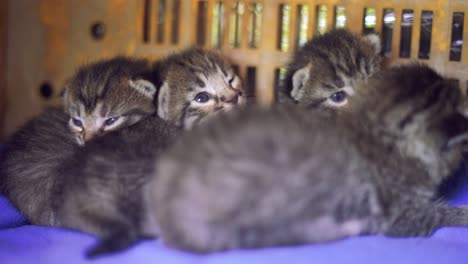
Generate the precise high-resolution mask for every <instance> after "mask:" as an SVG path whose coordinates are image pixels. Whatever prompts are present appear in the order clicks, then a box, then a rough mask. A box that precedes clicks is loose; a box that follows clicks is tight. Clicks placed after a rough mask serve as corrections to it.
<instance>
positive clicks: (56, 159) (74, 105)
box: [1, 57, 156, 226]
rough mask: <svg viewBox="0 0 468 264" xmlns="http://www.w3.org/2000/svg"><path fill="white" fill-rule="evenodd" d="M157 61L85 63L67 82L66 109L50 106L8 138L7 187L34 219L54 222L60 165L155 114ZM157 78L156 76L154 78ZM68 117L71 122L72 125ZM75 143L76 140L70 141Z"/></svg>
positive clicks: (4, 181) (4, 173)
mask: <svg viewBox="0 0 468 264" xmlns="http://www.w3.org/2000/svg"><path fill="white" fill-rule="evenodd" d="M152 74H153V73H152V67H151V66H150V65H149V64H148V63H147V62H146V61H144V60H137V59H131V58H124V57H117V58H113V59H108V60H102V61H99V62H97V63H94V64H90V65H87V66H83V67H82V68H80V69H79V70H78V71H77V73H76V74H75V75H74V76H73V77H72V78H71V79H70V80H69V81H68V82H67V84H66V87H65V91H64V102H65V109H66V112H67V113H68V114H67V113H65V112H63V111H60V110H58V109H51V110H48V111H46V112H45V113H43V114H41V115H39V116H38V117H36V118H34V119H33V120H31V121H30V122H28V123H27V124H26V125H24V126H23V127H22V128H21V129H20V130H19V131H18V132H16V133H15V134H14V135H13V136H12V138H11V139H10V140H9V141H8V142H7V144H6V150H5V155H4V157H3V160H2V161H1V163H2V165H1V167H2V171H1V177H2V180H1V185H2V186H3V188H2V189H3V192H4V193H5V195H6V196H7V197H8V198H9V199H10V200H11V202H12V203H13V204H14V205H15V206H16V207H17V208H18V209H19V210H20V211H21V212H22V213H23V214H24V215H25V217H26V218H27V219H28V220H29V222H31V223H32V224H36V225H47V226H50V225H52V226H53V225H55V224H56V222H57V219H56V215H55V212H54V211H53V210H52V206H51V203H52V202H53V199H54V196H53V194H52V192H53V189H54V188H55V187H54V186H55V185H57V184H58V182H60V181H61V180H62V175H60V174H59V173H57V172H56V168H57V167H58V166H59V165H60V164H61V163H62V162H64V161H65V160H67V159H68V158H69V157H70V156H71V155H72V154H73V153H74V152H75V151H76V142H70V138H72V139H73V134H72V133H70V131H69V129H71V130H72V131H73V133H75V140H73V141H77V142H78V143H79V144H84V142H85V141H87V140H89V139H91V138H92V137H93V136H94V135H96V134H102V133H103V132H107V131H111V130H116V129H120V128H123V127H125V126H129V125H131V124H134V123H136V122H138V121H139V120H141V119H143V118H145V117H146V116H148V115H150V114H153V113H154V112H155V111H156V108H155V106H154V96H155V93H156V88H155V86H154V85H153V84H152V83H151V82H150V81H148V80H153V77H152ZM153 82H154V81H153ZM67 123H68V126H69V128H68V129H67ZM71 143H73V144H71Z"/></svg>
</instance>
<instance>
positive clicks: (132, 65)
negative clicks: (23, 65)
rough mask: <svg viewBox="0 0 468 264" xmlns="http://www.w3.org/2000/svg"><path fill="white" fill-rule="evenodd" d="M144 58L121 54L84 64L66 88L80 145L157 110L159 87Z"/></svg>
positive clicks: (69, 108)
mask: <svg viewBox="0 0 468 264" xmlns="http://www.w3.org/2000/svg"><path fill="white" fill-rule="evenodd" d="M149 74H150V66H149V64H148V63H147V62H146V61H144V60H136V59H130V58H124V57H117V58H113V59H109V60H103V61H100V62H97V63H94V64H91V65H87V66H84V67H82V68H81V69H79V70H78V71H77V73H76V74H75V75H74V76H73V77H72V78H71V79H70V80H69V81H68V82H67V84H66V85H65V91H64V103H65V111H66V112H68V114H69V115H70V121H69V127H70V129H71V131H72V132H73V133H74V134H75V135H76V139H77V141H78V143H79V144H80V145H82V144H84V143H85V142H86V141H88V140H90V139H91V138H93V137H94V136H96V135H100V134H103V133H105V132H108V131H112V130H116V129H120V128H122V127H126V126H129V125H132V124H134V123H136V122H138V121H139V120H141V119H143V118H144V117H146V116H148V115H151V114H153V113H155V112H156V108H155V104H154V97H155V94H156V87H155V86H154V85H153V83H152V82H151V81H150V79H149V78H150V75H149Z"/></svg>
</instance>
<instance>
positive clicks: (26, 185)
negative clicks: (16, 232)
mask: <svg viewBox="0 0 468 264" xmlns="http://www.w3.org/2000/svg"><path fill="white" fill-rule="evenodd" d="M68 119H69V116H68V114H66V113H65V112H64V111H63V109H58V108H51V109H48V110H46V111H45V112H44V113H42V114H40V115H39V116H37V117H35V118H34V119H32V120H30V121H29V122H27V123H26V124H25V125H24V126H23V127H21V128H20V129H19V130H18V131H17V132H15V133H14V134H13V135H12V137H11V138H10V139H9V140H8V141H7V142H6V145H5V149H4V153H3V154H4V155H3V156H2V160H1V161H0V186H1V187H2V188H1V189H2V193H3V194H5V195H6V196H7V197H8V198H9V200H10V201H11V202H12V203H13V205H15V206H16V208H18V209H19V210H20V212H21V213H22V214H23V215H24V216H25V217H26V219H28V221H29V222H30V223H33V224H38V225H46V226H52V225H54V224H55V223H56V216H55V214H54V212H53V211H52V204H51V203H52V200H53V195H52V190H53V188H54V186H55V185H56V184H57V181H60V179H61V177H59V175H57V174H56V173H55V169H56V168H57V167H58V166H59V165H60V164H62V163H63V162H64V161H65V160H67V158H69V157H70V156H72V154H73V153H74V152H75V151H76V150H77V149H78V148H79V147H78V145H77V144H76V142H75V138H74V136H73V135H72V133H70V131H69V129H68V127H67V122H68Z"/></svg>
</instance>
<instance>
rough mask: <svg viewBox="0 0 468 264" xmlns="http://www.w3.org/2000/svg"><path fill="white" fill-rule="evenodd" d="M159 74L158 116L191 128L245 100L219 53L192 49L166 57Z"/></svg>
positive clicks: (231, 69) (238, 79)
mask: <svg viewBox="0 0 468 264" xmlns="http://www.w3.org/2000/svg"><path fill="white" fill-rule="evenodd" d="M155 68H156V69H157V70H156V72H157V73H158V74H159V81H158V84H157V86H158V87H159V90H158V115H159V116H160V117H161V118H162V119H164V120H169V121H171V122H173V123H174V124H176V125H177V126H179V127H183V128H185V129H190V128H191V127H193V126H194V125H195V124H197V123H200V122H202V121H203V120H207V119H208V118H209V117H211V116H213V115H214V114H216V113H217V112H220V111H227V110H230V109H231V108H233V107H235V106H237V105H240V104H243V103H244V102H245V100H246V99H245V97H246V96H245V93H244V91H243V88H242V84H241V80H240V78H239V77H238V76H237V75H236V74H235V73H234V70H233V68H232V67H231V65H230V64H229V63H228V62H227V60H226V58H224V57H223V56H222V55H221V54H219V53H217V52H215V51H209V50H202V49H199V48H193V49H188V50H185V51H183V52H181V53H177V54H174V55H171V56H169V57H167V58H166V59H164V60H162V61H161V62H158V63H157V64H156V67H155Z"/></svg>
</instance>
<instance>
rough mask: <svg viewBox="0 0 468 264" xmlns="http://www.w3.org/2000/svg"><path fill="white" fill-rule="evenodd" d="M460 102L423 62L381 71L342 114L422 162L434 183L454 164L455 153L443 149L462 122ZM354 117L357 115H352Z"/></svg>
mask: <svg viewBox="0 0 468 264" xmlns="http://www.w3.org/2000/svg"><path fill="white" fill-rule="evenodd" d="M465 101H466V99H464V98H463V95H462V93H461V90H460V89H459V88H458V87H457V86H456V85H455V84H454V83H453V82H452V81H450V80H448V79H445V78H443V77H442V76H441V75H439V74H438V73H437V72H436V71H434V70H433V69H431V68H430V67H428V66H426V65H424V64H409V65H402V66H399V67H395V68H392V69H391V70H388V71H385V72H381V73H378V74H376V75H375V77H374V78H371V79H369V80H368V83H366V82H364V83H363V84H362V89H361V88H360V89H358V90H357V91H356V94H355V97H354V98H353V100H350V102H349V104H348V105H347V107H346V109H342V110H343V111H344V112H345V111H348V112H349V113H352V112H357V113H360V115H361V118H365V119H369V120H372V122H374V123H375V124H376V125H377V126H378V127H380V128H385V129H381V130H374V131H376V132H379V133H381V135H380V138H381V139H382V140H387V141H388V142H389V147H392V146H396V147H397V148H398V149H399V150H400V151H401V152H402V153H404V154H405V155H407V156H409V157H413V158H416V159H418V160H420V161H421V162H422V164H424V166H425V167H426V168H427V170H428V171H429V173H430V175H431V176H432V177H433V178H434V180H435V181H436V182H440V181H442V180H443V179H444V178H446V177H447V176H449V175H450V174H451V172H453V170H454V169H455V168H457V166H458V165H459V164H460V160H461V158H462V157H461V153H460V149H459V148H458V147H457V148H454V149H452V150H446V149H445V146H446V144H447V143H448V141H449V140H450V139H451V138H452V137H454V136H457V135H458V134H460V133H463V132H464V131H468V124H467V122H466V119H465V117H464V115H465V113H464V112H463V109H464V108H465V107H466V106H465V105H466V102H465ZM356 118H359V117H356Z"/></svg>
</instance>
